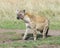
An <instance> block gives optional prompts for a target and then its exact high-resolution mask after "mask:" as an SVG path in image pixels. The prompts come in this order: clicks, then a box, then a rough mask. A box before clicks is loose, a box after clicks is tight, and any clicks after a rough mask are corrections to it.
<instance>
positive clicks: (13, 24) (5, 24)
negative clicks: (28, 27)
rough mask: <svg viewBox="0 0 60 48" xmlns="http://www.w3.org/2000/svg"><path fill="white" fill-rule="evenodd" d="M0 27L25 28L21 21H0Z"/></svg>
mask: <svg viewBox="0 0 60 48" xmlns="http://www.w3.org/2000/svg"><path fill="white" fill-rule="evenodd" d="M0 28H4V29H25V24H24V22H23V21H10V20H9V21H8V20H6V21H1V22H0Z"/></svg>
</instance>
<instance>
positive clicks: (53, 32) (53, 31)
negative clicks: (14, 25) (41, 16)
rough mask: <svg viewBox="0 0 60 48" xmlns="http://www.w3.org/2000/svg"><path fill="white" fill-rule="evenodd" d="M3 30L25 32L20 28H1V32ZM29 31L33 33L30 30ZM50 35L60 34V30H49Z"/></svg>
mask: <svg viewBox="0 0 60 48" xmlns="http://www.w3.org/2000/svg"><path fill="white" fill-rule="evenodd" d="M2 32H16V33H25V30H19V29H0V33H2ZM28 33H32V32H31V31H29V32H28ZM48 35H51V36H59V35H60V30H49V32H48Z"/></svg>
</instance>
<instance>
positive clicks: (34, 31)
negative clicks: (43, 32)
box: [33, 29, 37, 40]
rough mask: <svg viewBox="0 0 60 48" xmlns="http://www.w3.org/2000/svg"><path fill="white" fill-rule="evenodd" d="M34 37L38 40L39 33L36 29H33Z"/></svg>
mask: <svg viewBox="0 0 60 48" xmlns="http://www.w3.org/2000/svg"><path fill="white" fill-rule="evenodd" d="M33 37H34V40H36V39H37V31H36V29H33Z"/></svg>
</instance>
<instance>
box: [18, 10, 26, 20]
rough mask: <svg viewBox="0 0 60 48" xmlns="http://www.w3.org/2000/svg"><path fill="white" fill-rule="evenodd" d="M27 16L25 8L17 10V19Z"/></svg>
mask: <svg viewBox="0 0 60 48" xmlns="http://www.w3.org/2000/svg"><path fill="white" fill-rule="evenodd" d="M24 16H25V10H20V11H19V10H17V19H23V18H24Z"/></svg>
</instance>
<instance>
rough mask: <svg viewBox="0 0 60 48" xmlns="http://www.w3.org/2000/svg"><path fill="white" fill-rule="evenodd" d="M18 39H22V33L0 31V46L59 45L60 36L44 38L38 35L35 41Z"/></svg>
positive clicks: (31, 46)
mask: <svg viewBox="0 0 60 48" xmlns="http://www.w3.org/2000/svg"><path fill="white" fill-rule="evenodd" d="M3 36H4V37H3ZM1 37H2V38H1ZM20 39H22V35H21V34H19V33H16V32H4V33H0V48H21V47H23V48H33V47H38V46H40V45H53V44H54V45H60V36H55V37H48V38H46V39H42V38H41V37H38V39H37V40H36V41H33V40H20Z"/></svg>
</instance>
